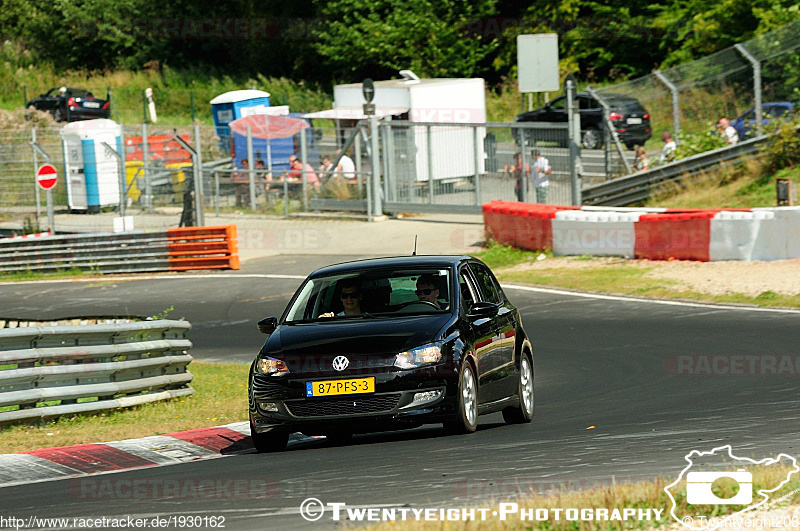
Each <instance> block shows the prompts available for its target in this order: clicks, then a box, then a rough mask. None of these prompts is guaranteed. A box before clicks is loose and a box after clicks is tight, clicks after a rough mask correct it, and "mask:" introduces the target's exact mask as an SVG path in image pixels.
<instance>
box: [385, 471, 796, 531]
mask: <svg viewBox="0 0 800 531" xmlns="http://www.w3.org/2000/svg"><path fill="white" fill-rule="evenodd" d="M790 471H791V469H790V468H780V467H759V468H757V469H754V470H753V471H752V472H753V492H754V497H753V502H754V503H755V502H757V501H758V500H759V498H758V494H755V493H757V492H758V491H759V490H760V489H765V490H771V489H773V488H775V487H777V486H778V485H779V484H780V483H781V482H782V481H783V480H785V479H786V478H787V476H788V475H789V472H790ZM672 481H674V479H673V478H670V479H668V480H665V479H663V478H658V479H655V480H652V481H645V482H636V483H618V484H617V483H615V484H612V485H608V486H602V487H594V488H590V489H586V490H578V491H575V490H570V488H569V485H564V486H563V487H561V488H558V489H556V490H555V492H551V493H548V494H545V495H532V496H524V495H523V496H522V497H520V498H518V499H515V500H514V501H513V503H515V504H516V506H517V507H518V509H517V510H516V511H513V509H514V508H513V507H509V506H506V509H508V511H507V518H506V519H505V520H504V521H501V520H500V518H499V516H494V515H493V514H492V512H491V510H490V511H489V512H488V513H487V518H486V520H485V521H481V520H480V513H476V514H477V518H476V520H477V521H474V522H469V523H465V522H452V523H453V524H454V528H455V529H458V528H462V529H480V530H501V529H502V530H505V529H541V530H547V531H550V530H553V531H555V530H581V531H583V530H586V531H590V530H596V529H598V530H600V529H602V530H606V529H608V530H611V529H650V528H653V527H664V526H674V528H675V529H678V528H680V529H681V530H686V529H689V528H687V527H683V526H682V525H680V524H678V522H677V521H676V520H675V519H673V517H672V515H671V514H670V511H671V509H672V507H673V504H672V500H670V498H669V496H667V494H666V492H665V491H664V487H666V486H667V485H668V484H671V483H672ZM668 482H669V483H668ZM732 488H734V489H735V487H734V486H732V485H721V486H720V487H717V486H716V485H715V487H713V488H712V491H713V492H714V493H715V494H717V495H718V496H719V495H722V496H723V497H727V498H730V497H731V495H732V494H730V490H728V489H732ZM670 492H672V493H673V496H674V497H675V514H676V515H677V516H678V517H679V518H681V517H683V516H691V515H694V516H697V515H703V516H707V517H712V518H724V517H725V516H727V515H732V514H734V513H736V512H737V511H741V510H743V509H744V508H745V507H746V506H740V505H714V506H710V505H708V506H707V505H691V506H690V505H689V503H688V502H687V500H686V496H685V492H686V485H685V481H682V482H680V483H678V484H677V485H675V486H674V487H672V488H671V489H670ZM798 492H800V478H798V475H797V474H793V475H792V476H791V479H790V481H789V482H787V483H786V484H784V485H783V486H782V487H781V488H780V489H779V490H777V491H775V492H774V493H772V494H771V495H770V496H769V501H768V502H767V504H765V506H764V508H768V509H776V508H781V507H787V506H792V505H796V504H798V503H800V493H798ZM783 496H786V498H784V499H783V500H781V501H780V502H777V503H774V502H775V501H777V500H778V499H779V498H781V497H783ZM500 502H503V500H502V499H501V500H492V502H490V503H486V502H484V503H482V504H481V505H480V507H483V508H489V509H492V508H500V507H499V503H500ZM506 503H508V502H506ZM771 503H774V505H772V506H770V504H771ZM567 508H577V509H578V510H579V511H585V510H587V509H591V510H592V512H591V515H592V516H593V515H595V514H602V513H598V512H597V511H596V510H597V509H601V510H608V514H609V521H603V520H602V519H598V520H594V521H593V520H589V519H588V518H587V520H581V519H580V512H579V513H578V519H577V520H571V519H570V520H568V519H567V515H566V512H565V511H562V512H561V513H560V514H559V518H556V514H557V513H556V511H555V509H567ZM647 508H651V509H659V510H663V512H662V513H661V514H660V518H659V520H656V521H654V520H637V519H636V518H635V517H634V518H629V519H628V520H626V521H614V520H611V517H612V515H613V511H614V510H615V509H617V510H619V511H620V513H621V512H622V511H623V509H637V510H638V509H647ZM523 510H527V511H529V513H528V514H527V515H525V516H529V518H525V519H523V518H522V517H521V516H522V515H523ZM545 514H546V516H547V517H546V518H545V517H544V516H545ZM585 514H587V516H588V514H589V513H585ZM637 514H638V511H637ZM537 516H540V517H542V518H541V519H539V518H537ZM651 516H652V517H653V518H655V514H653V513H652V512H651ZM740 516H741V517H745V518H747V517H750V518H753V519H758V518H760V517H765V515H764V514H763V513H761V512H760V511H758V512H756V511H748V512H747V513H743V514H742V515H740ZM696 522H697V523H695V525H696V526H697V527H700V523H699V522H700V521H699V519H696ZM752 523H755V522H752ZM448 524H449V523H443V522H420V523H403V524H401V527H402V528H403V529H447V528H448ZM397 527H398V526H397V525H396V524H394V523H385V524H380V525H377V526H373V527H370V529H376V530H383V529H395V528H397ZM734 527H735V526H734ZM741 527H743V528H744V527H751V528H753V529H756V528H758V529H763V527H757V526H756V525H750V526H746V525H745V524H743V525H742V526H741ZM721 529H725V527H722V528H721Z"/></svg>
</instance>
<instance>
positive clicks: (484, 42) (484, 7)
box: [315, 0, 498, 79]
mask: <svg viewBox="0 0 800 531" xmlns="http://www.w3.org/2000/svg"><path fill="white" fill-rule="evenodd" d="M495 2H496V0H476V1H471V0H444V1H438V2H437V1H432V0H329V1H328V2H327V4H325V5H324V7H322V9H321V13H320V15H321V21H320V23H319V25H318V29H317V31H316V37H317V42H316V44H315V48H316V51H317V52H318V53H319V54H320V55H321V56H322V57H324V58H325V63H326V64H327V65H328V66H329V70H330V74H331V77H332V78H348V79H353V78H354V77H355V78H358V77H360V76H365V75H371V76H374V77H379V78H380V77H387V76H393V75H396V72H397V70H400V69H411V70H413V71H414V72H415V73H416V74H418V75H420V76H427V77H472V76H476V75H481V73H482V72H481V70H480V65H481V64H482V62H483V61H484V60H485V59H486V58H487V57H488V56H489V54H490V53H491V52H492V51H493V50H494V49H495V48H496V47H497V45H498V40H497V38H496V37H497V36H491V35H490V36H488V37H485V36H484V34H483V33H482V32H480V31H475V28H476V25H478V26H479V24H480V20H481V18H482V17H487V16H489V15H492V14H493V12H494V4H495Z"/></svg>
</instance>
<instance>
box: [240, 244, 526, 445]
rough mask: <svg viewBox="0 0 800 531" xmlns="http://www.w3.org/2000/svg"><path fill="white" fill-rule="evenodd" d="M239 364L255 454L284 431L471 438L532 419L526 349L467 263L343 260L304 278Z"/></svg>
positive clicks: (475, 266) (484, 279) (452, 259)
mask: <svg viewBox="0 0 800 531" xmlns="http://www.w3.org/2000/svg"><path fill="white" fill-rule="evenodd" d="M258 326H259V329H260V330H261V331H262V332H264V333H266V334H269V337H268V338H267V340H266V342H265V343H264V345H263V346H262V347H261V351H260V352H259V354H258V356H257V357H256V359H255V360H254V361H253V364H252V366H251V368H250V375H249V385H248V395H249V397H248V398H249V409H250V431H251V434H252V438H253V443H254V446H255V448H256V449H257V450H258V451H259V452H268V451H275V450H281V449H283V448H284V447H285V446H286V444H287V442H288V439H289V435H290V434H291V433H293V432H302V433H304V434H306V435H325V436H326V437H328V438H329V439H331V440H332V441H334V442H346V441H348V440H349V439H350V437H351V436H352V435H353V434H354V433H366V432H372V431H383V430H387V429H402V428H412V427H416V426H419V425H421V424H426V423H442V424H444V427H445V428H446V429H447V430H448V431H450V432H452V433H470V432H473V431H475V428H476V426H477V424H478V415H481V414H484V413H491V412H497V411H502V413H503V417H504V418H505V420H506V421H507V422H509V423H524V422H530V421H531V419H532V418H533V412H534V387H533V375H534V370H533V348H532V346H531V341H530V340H529V339H528V336H527V335H526V334H525V331H524V330H523V329H522V321H521V319H520V314H519V311H518V310H517V309H516V308H515V307H514V306H513V305H512V304H511V303H510V302H509V300H508V298H507V297H506V295H505V293H503V290H502V288H501V287H500V285H499V284H498V282H497V280H496V279H495V277H494V275H493V274H492V272H491V271H490V270H489V268H488V267H487V266H486V265H485V264H484V263H482V262H481V261H479V260H476V259H474V258H471V257H467V256H409V257H401V258H378V259H370V260H362V261H357V262H348V263H343V264H338V265H332V266H328V267H324V268H322V269H318V270H317V271H315V272H313V273H312V274H311V275H309V276H308V278H306V280H305V281H304V282H303V283H302V285H301V286H300V287H299V288H298V290H297V292H296V293H295V294H294V296H293V297H292V299H291V301H290V302H289V305H288V306H287V308H286V310H285V311H284V313H283V315H282V316H281V317H280V319H278V318H277V317H268V318H266V319H263V320H262V321H260V322H259V323H258Z"/></svg>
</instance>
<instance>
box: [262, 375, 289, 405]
mask: <svg viewBox="0 0 800 531" xmlns="http://www.w3.org/2000/svg"><path fill="white" fill-rule="evenodd" d="M253 395H254V396H255V398H257V399H259V400H264V399H277V400H281V399H284V398H286V397H287V396H288V393H287V389H286V387H285V386H284V385H281V384H276V383H273V382H264V381H262V380H261V379H260V378H258V377H256V378H253Z"/></svg>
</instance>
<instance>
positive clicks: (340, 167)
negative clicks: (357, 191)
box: [336, 149, 356, 179]
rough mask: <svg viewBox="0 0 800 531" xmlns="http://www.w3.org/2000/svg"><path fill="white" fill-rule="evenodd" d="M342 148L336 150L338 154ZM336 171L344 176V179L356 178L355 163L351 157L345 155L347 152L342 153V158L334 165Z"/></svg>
mask: <svg viewBox="0 0 800 531" xmlns="http://www.w3.org/2000/svg"><path fill="white" fill-rule="evenodd" d="M341 152H342V150H341V149H340V150H339V151H337V152H336V155H337V156H338V155H339V153H341ZM336 171H337V173H338V174H339V175H340V176H342V177H344V178H345V179H355V178H356V165H355V163H354V162H353V159H351V158H350V157H348V156H347V154H344V155H342V158H341V159H339V164H337V165H336Z"/></svg>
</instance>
